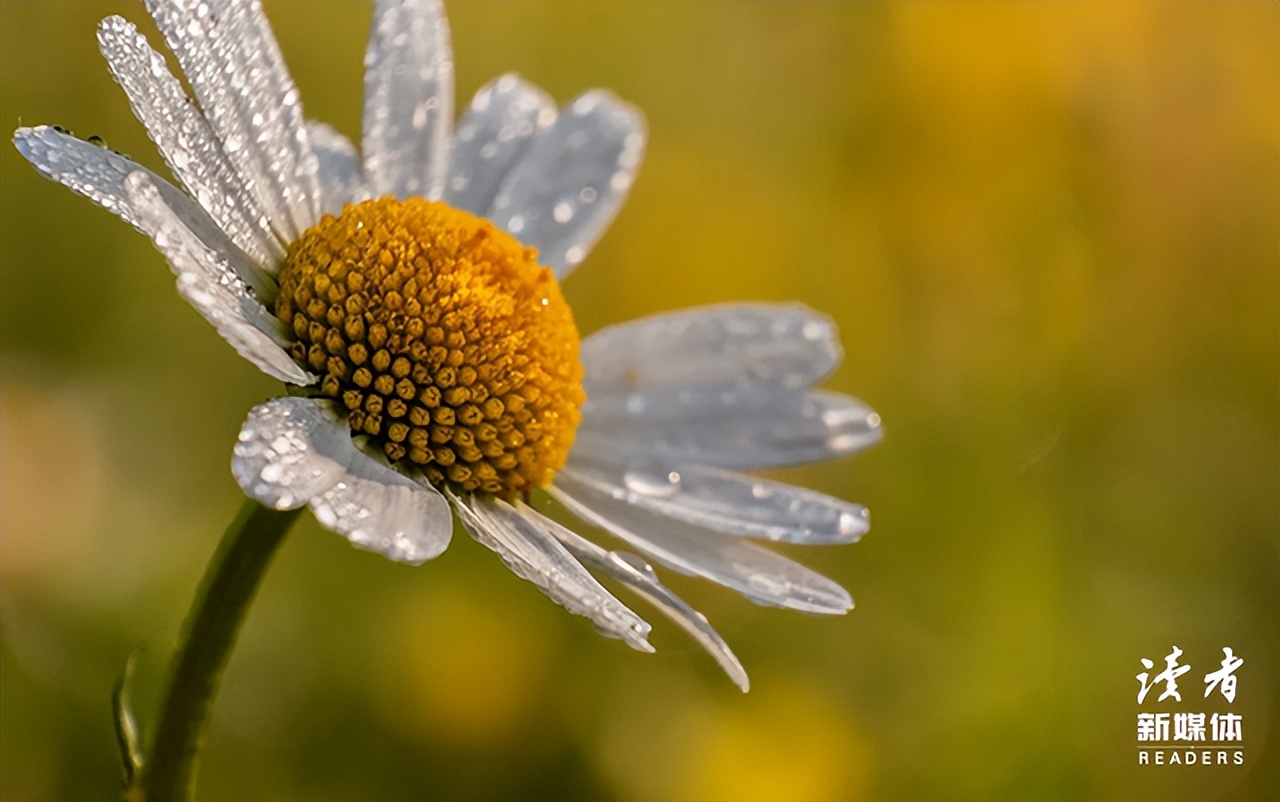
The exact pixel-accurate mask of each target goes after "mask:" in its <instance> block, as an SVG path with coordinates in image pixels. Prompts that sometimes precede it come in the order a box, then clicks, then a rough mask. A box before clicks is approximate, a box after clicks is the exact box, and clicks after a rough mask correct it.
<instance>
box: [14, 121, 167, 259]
mask: <svg viewBox="0 0 1280 802" xmlns="http://www.w3.org/2000/svg"><path fill="white" fill-rule="evenodd" d="M13 145H14V147H16V148H17V149H18V152H19V153H21V154H22V156H23V158H25V159H26V160H27V161H29V162H31V164H32V165H33V166H34V167H35V168H36V169H37V170H39V171H40V173H41V175H43V176H44V177H45V178H49V179H52V180H53V181H57V182H58V183H59V184H62V185H63V186H65V187H67V188H69V189H70V190H72V191H73V192H75V193H76V194H78V195H83V196H84V197H86V198H88V199H89V200H91V201H93V202H94V203H96V204H98V205H99V206H101V207H102V208H104V209H106V210H107V211H109V212H111V213H113V214H115V215H117V216H118V217H120V219H122V220H124V221H125V222H126V223H128V224H129V225H131V226H133V227H134V228H136V229H138V230H139V231H142V233H144V234H145V233H147V232H146V231H145V230H144V229H143V228H142V226H141V225H139V223H138V217H137V215H136V214H135V213H134V211H133V207H132V206H130V205H129V197H128V194H127V193H126V192H125V190H124V180H125V178H127V177H128V176H129V174H130V173H135V172H140V171H141V172H146V173H147V174H148V175H150V176H151V177H152V179H153V180H154V181H155V182H156V186H160V187H164V186H167V187H168V189H167V190H162V192H164V194H165V197H166V198H169V197H170V196H173V195H181V194H182V193H181V191H179V190H178V189H177V188H176V187H173V186H171V185H169V182H167V181H165V180H164V179H163V178H161V177H160V176H158V175H156V174H155V173H152V172H151V171H149V170H147V169H146V168H145V167H143V166H142V165H140V164H138V163H137V162H135V161H133V160H132V159H129V158H128V157H126V156H121V155H120V154H118V153H114V152H112V151H110V150H107V149H106V148H104V147H99V146H98V145H92V144H90V143H88V142H85V141H83V140H80V139H76V138H75V137H73V136H70V135H69V134H65V133H62V132H61V131H58V130H57V129H55V128H53V127H51V126H48V125H39V126H36V127H35V128H19V129H18V130H17V131H14V132H13Z"/></svg>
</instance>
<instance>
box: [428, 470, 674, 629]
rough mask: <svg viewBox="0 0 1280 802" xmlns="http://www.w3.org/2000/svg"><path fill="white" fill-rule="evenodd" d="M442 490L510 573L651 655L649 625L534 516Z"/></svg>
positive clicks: (493, 501) (499, 503)
mask: <svg viewBox="0 0 1280 802" xmlns="http://www.w3.org/2000/svg"><path fill="white" fill-rule="evenodd" d="M446 492H448V494H449V498H450V500H451V501H452V502H453V507H454V509H455V510H456V511H457V513H458V518H459V519H460V520H461V521H462V525H463V526H464V527H466V530H467V531H468V532H469V533H470V534H471V536H472V537H474V538H475V539H476V540H478V541H480V543H482V544H483V545H485V546H487V547H488V548H490V549H492V550H493V551H494V552H496V553H497V555H498V556H499V557H501V558H502V562H503V563H505V564H506V566H507V567H508V568H510V569H511V571H512V572H513V573H515V574H516V575H517V576H520V577H522V578H524V579H527V580H529V581H530V582H532V583H533V584H535V585H537V586H538V589H539V590H541V591H542V592H543V593H545V594H547V596H548V597H550V598H551V600H552V601H554V602H556V603H557V604H560V605H563V606H564V608H565V609H566V610H568V611H569V612H571V613H574V614H576V615H581V616H585V617H587V618H589V619H591V622H592V623H593V624H595V627H596V629H597V630H599V631H600V632H601V634H604V635H608V636H610V637H614V638H621V639H622V640H624V641H626V643H627V645H628V646H630V647H631V648H633V649H637V650H639V651H642V652H652V651H653V647H652V646H650V645H649V641H648V640H647V637H648V634H649V625H648V624H647V623H645V621H644V620H643V619H641V618H640V617H639V616H637V615H636V614H635V613H633V612H631V610H629V609H628V608H627V607H626V605H624V604H623V603H622V602H620V601H618V600H617V599H615V598H614V597H613V596H612V594H610V593H609V591H607V590H605V589H604V587H603V586H601V584H600V583H599V582H597V581H596V580H595V578H594V577H592V576H591V574H590V573H588V572H587V570H586V569H585V568H583V567H582V564H581V563H579V562H578V561H577V560H576V559H574V557H573V555H572V554H570V553H569V551H568V550H567V549H566V548H565V547H564V546H563V545H561V543H560V541H559V540H557V539H556V538H555V537H553V536H552V535H551V534H550V533H549V532H548V531H547V529H546V528H545V527H543V526H540V525H539V521H538V519H537V518H536V517H533V516H530V515H528V514H526V513H525V512H523V511H521V510H517V509H516V508H515V507H512V506H511V505H510V504H508V503H507V502H505V501H503V500H501V499H480V498H477V497H475V496H466V497H460V496H457V495H455V494H454V493H452V492H451V491H446ZM526 509H527V508H526Z"/></svg>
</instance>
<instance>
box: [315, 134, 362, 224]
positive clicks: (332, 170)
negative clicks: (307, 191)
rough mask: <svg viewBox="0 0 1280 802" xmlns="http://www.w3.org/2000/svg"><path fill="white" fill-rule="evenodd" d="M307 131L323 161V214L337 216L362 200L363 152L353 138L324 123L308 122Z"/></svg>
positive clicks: (321, 174) (318, 155)
mask: <svg viewBox="0 0 1280 802" xmlns="http://www.w3.org/2000/svg"><path fill="white" fill-rule="evenodd" d="M307 134H308V135H309V136H310V137H311V147H312V148H313V149H315V152H316V158H317V159H318V160H319V162H320V184H321V186H323V187H324V198H325V207H324V208H323V209H321V210H320V211H321V212H323V213H324V214H332V215H337V214H340V213H341V212H342V207H343V206H344V205H346V204H348V203H351V202H352V201H357V200H363V197H364V194H365V193H364V184H363V181H362V179H361V173H360V154H358V153H356V147H355V145H352V144H351V140H349V139H347V138H346V137H345V136H343V135H342V134H340V133H338V132H337V131H336V130H334V129H333V128H332V127H330V126H328V125H325V124H324V123H318V122H308V123H307Z"/></svg>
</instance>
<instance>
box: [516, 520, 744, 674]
mask: <svg viewBox="0 0 1280 802" xmlns="http://www.w3.org/2000/svg"><path fill="white" fill-rule="evenodd" d="M516 509H517V510H519V511H520V513H521V514H522V515H524V516H525V518H527V519H529V520H530V521H532V522H533V523H535V524H536V525H538V526H539V527H541V528H542V529H544V530H546V531H547V532H549V533H550V534H551V535H552V537H554V538H555V539H556V540H559V541H560V543H561V544H562V545H564V547H565V548H566V549H568V550H569V553H570V554H572V555H573V556H574V557H577V558H578V560H579V561H580V562H582V563H584V564H586V565H588V566H591V567H592V568H595V569H597V570H600V571H604V572H605V573H607V574H608V575H609V576H611V577H613V578H614V579H616V580H618V581H619V582H622V583H623V584H625V585H626V586H627V587H629V588H631V589H632V590H633V591H635V592H636V593H639V594H640V595H641V596H643V597H644V598H645V599H646V600H647V601H648V602H649V603H650V604H652V605H653V606H654V607H657V608H658V609H659V610H660V611H661V612H662V613H663V614H664V615H666V616H667V617H668V618H670V619H671V620H672V621H674V622H675V623H676V624H678V625H679V626H680V628H681V629H683V630H684V631H685V632H688V633H689V634H690V635H692V636H693V638H694V640H696V641H698V643H699V644H701V645H702V648H704V649H706V650H707V652H708V653H710V654H711V656H712V657H714V658H715V661H716V662H717V663H718V664H719V665H720V667H721V668H722V669H724V672H725V673H726V674H728V675H729V679H731V680H733V683H734V684H735V685H737V686H738V687H739V688H741V689H742V690H743V692H746V691H747V690H748V689H749V688H750V686H751V682H750V680H749V679H748V678H747V672H746V670H745V669H743V667H742V663H740V662H739V661H738V658H737V656H736V655H734V653H733V650H732V649H730V648H729V644H727V643H725V642H724V639H723V638H721V637H720V634H719V633H717V632H716V631H715V629H713V628H712V627H711V624H710V623H709V622H708V621H707V617H706V616H704V615H703V614H702V613H699V612H698V611H697V610H695V609H693V608H692V607H690V606H689V605H688V604H686V603H685V602H684V601H683V600H682V599H681V598H680V597H679V596H677V595H675V594H674V593H672V592H671V591H670V590H668V589H667V588H666V586H665V585H663V584H662V582H660V581H659V580H658V575H657V574H656V573H655V572H654V570H653V568H652V567H651V566H650V565H649V563H647V562H645V561H644V560H643V559H641V558H640V557H637V556H636V555H634V554H628V553H627V552H624V551H608V550H606V549H604V548H602V547H600V546H598V545H596V544H595V543H592V542H591V541H590V540H587V539H586V538H584V537H582V536H581V535H579V534H577V533H576V532H573V531H571V530H569V529H566V528H565V527H563V526H561V525H560V524H558V523H556V522H555V521H553V520H551V519H550V518H547V517H546V516H544V515H542V514H540V513H539V512H538V511H537V510H534V509H533V508H532V507H529V506H528V505H527V504H525V503H524V502H523V501H517V502H516Z"/></svg>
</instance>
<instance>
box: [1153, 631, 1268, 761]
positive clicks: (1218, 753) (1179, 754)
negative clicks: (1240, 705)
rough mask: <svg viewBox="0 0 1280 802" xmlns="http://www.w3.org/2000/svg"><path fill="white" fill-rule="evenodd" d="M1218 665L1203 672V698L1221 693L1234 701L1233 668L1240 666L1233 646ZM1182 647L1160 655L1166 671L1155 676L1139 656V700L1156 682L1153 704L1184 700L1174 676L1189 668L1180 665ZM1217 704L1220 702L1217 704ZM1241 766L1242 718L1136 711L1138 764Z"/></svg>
mask: <svg viewBox="0 0 1280 802" xmlns="http://www.w3.org/2000/svg"><path fill="white" fill-rule="evenodd" d="M1222 653H1223V655H1224V656H1223V658H1222V667H1221V668H1220V669H1218V670H1217V671H1214V672H1212V673H1209V674H1205V675H1204V686H1205V687H1204V696H1203V697H1202V699H1208V698H1209V696H1210V695H1211V694H1213V693H1214V691H1217V692H1219V693H1220V694H1221V695H1222V698H1223V699H1225V700H1226V703H1227V704H1228V705H1230V704H1234V703H1235V701H1236V669H1238V668H1240V666H1242V665H1244V660H1243V659H1242V658H1240V657H1237V656H1236V654H1235V652H1233V651H1232V650H1231V647H1229V646H1225V647H1223V649H1222ZM1182 655H1183V651H1182V650H1181V649H1179V648H1178V647H1177V646H1174V647H1173V649H1172V650H1171V651H1170V652H1169V653H1168V654H1167V655H1165V657H1164V670H1163V671H1161V672H1160V673H1159V674H1156V675H1155V676H1154V677H1152V676H1151V672H1152V670H1154V669H1155V667H1156V664H1155V662H1154V661H1152V660H1150V659H1148V658H1146V657H1142V658H1139V662H1140V663H1141V664H1142V667H1143V668H1144V669H1146V670H1145V671H1142V672H1140V673H1138V674H1137V675H1135V677H1134V679H1136V680H1138V704H1139V705H1142V704H1143V703H1144V702H1146V701H1147V694H1148V693H1150V692H1151V690H1152V689H1153V688H1155V687H1156V686H1158V685H1163V686H1164V688H1163V692H1162V693H1160V695H1159V696H1157V697H1155V700H1154V703H1155V704H1157V705H1158V704H1160V703H1161V702H1164V701H1165V700H1169V699H1171V700H1173V701H1174V702H1176V703H1181V702H1182V692H1181V691H1179V690H1178V678H1179V677H1181V676H1183V675H1184V674H1186V673H1187V672H1189V671H1191V666H1190V665H1189V664H1186V665H1184V664H1181V662H1180V661H1181V658H1182ZM1217 704H1218V705H1220V704H1221V703H1220V702H1219V703H1217ZM1243 764H1244V716H1242V715H1240V714H1238V713H1230V712H1225V713H1224V712H1216V711H1212V712H1210V711H1205V710H1203V709H1201V710H1195V711H1176V712H1172V713H1170V712H1146V711H1142V712H1139V713H1138V765H1140V766H1197V765H1199V766H1211V765H1212V766H1225V765H1234V766H1240V765H1243Z"/></svg>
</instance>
